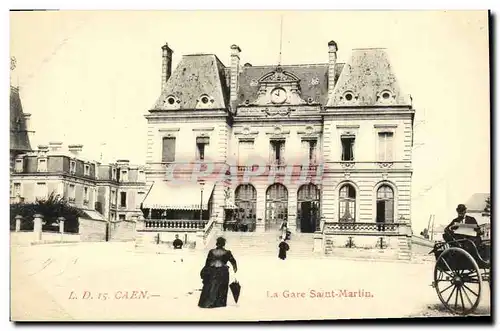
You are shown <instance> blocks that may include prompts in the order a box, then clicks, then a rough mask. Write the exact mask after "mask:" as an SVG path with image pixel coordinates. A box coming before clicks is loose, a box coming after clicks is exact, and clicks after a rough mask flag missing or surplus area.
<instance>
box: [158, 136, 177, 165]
mask: <svg viewBox="0 0 500 331" xmlns="http://www.w3.org/2000/svg"><path fill="white" fill-rule="evenodd" d="M174 161H175V138H170V137H164V138H163V149H162V156H161V162H174Z"/></svg>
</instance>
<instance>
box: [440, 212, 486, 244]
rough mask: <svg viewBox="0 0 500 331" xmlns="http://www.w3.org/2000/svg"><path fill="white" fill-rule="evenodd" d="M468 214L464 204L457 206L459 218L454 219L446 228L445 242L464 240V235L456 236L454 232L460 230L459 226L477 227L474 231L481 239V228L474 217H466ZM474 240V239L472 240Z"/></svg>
mask: <svg viewBox="0 0 500 331" xmlns="http://www.w3.org/2000/svg"><path fill="white" fill-rule="evenodd" d="M466 213H467V208H466V207H465V205H463V204H459V205H458V206H457V214H458V217H456V218H455V219H453V220H452V221H451V223H450V224H448V226H447V227H446V228H444V233H443V239H444V240H445V241H452V240H456V239H462V238H464V237H466V236H463V235H457V234H454V231H455V230H456V229H458V225H459V224H472V225H475V226H476V228H475V229H474V230H475V231H476V233H477V238H476V239H480V238H479V236H480V228H479V225H478V224H477V221H476V219H475V218H474V217H472V216H468V215H466ZM472 239H473V238H472Z"/></svg>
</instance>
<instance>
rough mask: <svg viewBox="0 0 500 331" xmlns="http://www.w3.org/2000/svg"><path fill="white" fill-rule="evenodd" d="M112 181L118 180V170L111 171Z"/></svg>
mask: <svg viewBox="0 0 500 331" xmlns="http://www.w3.org/2000/svg"><path fill="white" fill-rule="evenodd" d="M111 179H112V180H116V168H113V169H111Z"/></svg>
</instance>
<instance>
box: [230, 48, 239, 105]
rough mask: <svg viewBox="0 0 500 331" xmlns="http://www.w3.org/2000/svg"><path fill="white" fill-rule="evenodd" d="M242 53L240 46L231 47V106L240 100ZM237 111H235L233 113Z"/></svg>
mask: <svg viewBox="0 0 500 331" xmlns="http://www.w3.org/2000/svg"><path fill="white" fill-rule="evenodd" d="M240 52H241V49H240V48H239V47H238V45H231V87H230V91H231V94H230V95H231V97H230V100H231V105H232V104H233V103H234V102H235V101H236V100H237V99H238V74H239V70H240ZM234 111H235V109H233V112H234Z"/></svg>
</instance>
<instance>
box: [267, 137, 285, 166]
mask: <svg viewBox="0 0 500 331" xmlns="http://www.w3.org/2000/svg"><path fill="white" fill-rule="evenodd" d="M284 152H285V141H284V140H271V160H270V162H271V164H284V163H285V160H284V154H285V153H284Z"/></svg>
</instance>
